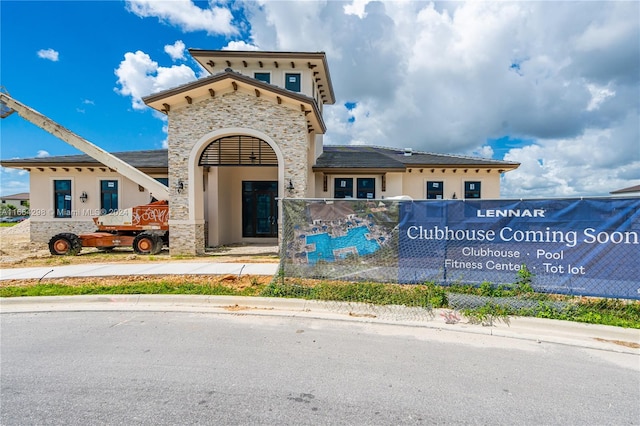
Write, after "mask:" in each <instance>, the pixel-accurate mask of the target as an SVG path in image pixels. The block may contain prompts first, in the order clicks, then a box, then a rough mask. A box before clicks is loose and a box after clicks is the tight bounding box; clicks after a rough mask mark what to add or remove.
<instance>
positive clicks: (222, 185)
mask: <svg viewBox="0 0 640 426" xmlns="http://www.w3.org/2000/svg"><path fill="white" fill-rule="evenodd" d="M189 52H190V54H191V55H192V56H193V57H194V58H195V59H196V60H197V61H198V62H199V63H200V64H201V65H202V66H203V67H204V68H205V69H206V70H207V71H209V72H210V73H211V75H210V76H208V77H205V78H201V79H199V80H197V81H194V82H192V83H188V84H185V85H182V86H179V87H175V88H173V89H170V90H166V91H163V92H160V93H156V94H153V95H150V96H148V97H146V98H144V99H143V100H144V102H145V103H146V104H147V105H148V106H149V107H151V108H153V109H155V110H157V111H161V112H162V113H164V114H166V115H167V117H168V149H167V150H153V151H133V152H123V153H115V155H116V156H118V157H120V158H121V159H123V160H125V161H126V162H128V163H129V164H131V165H133V166H134V167H136V168H138V169H139V170H141V171H144V172H145V173H147V174H149V175H151V176H153V177H155V178H157V179H158V180H160V181H162V182H163V183H165V184H167V186H168V187H169V194H170V199H169V205H170V219H169V227H170V235H171V237H170V250H171V253H172V254H201V253H203V252H204V250H205V247H208V246H219V245H223V244H231V243H239V242H243V243H251V242H267V241H268V242H276V241H277V239H278V230H279V224H278V218H279V216H280V214H279V206H278V199H281V198H285V197H294V198H367V199H382V198H389V197H395V196H400V195H405V196H409V197H412V198H414V199H425V198H426V199H451V198H460V199H463V198H494V199H495V198H499V194H500V176H501V174H502V173H504V172H507V171H509V170H513V169H515V168H517V167H518V165H519V164H518V163H512V162H505V161H498V160H488V159H482V158H472V157H461V156H453V155H441V154H431V153H425V152H418V151H413V150H411V149H396V148H385V147H381V146H376V145H378V143H377V142H378V141H372V142H376V143H372V145H371V146H325V145H324V144H323V135H324V134H325V132H326V130H327V129H326V125H325V123H324V119H323V108H324V106H325V105H331V104H334V103H335V95H334V92H333V85H332V83H331V77H330V73H329V67H328V64H327V59H326V56H325V54H324V53H321V52H315V53H301V52H253V51H251V52H244V51H242V52H240V51H219V50H195V49H191V50H189ZM390 142H391V141H390ZM394 144H395V143H394ZM380 145H382V144H380ZM1 164H2V165H3V166H5V167H14V168H21V169H25V170H28V171H29V172H30V178H31V182H30V185H31V208H32V215H31V217H32V220H31V226H32V239H33V240H34V241H42V242H45V241H47V240H48V239H49V238H50V237H51V236H52V235H54V234H55V233H58V232H62V231H66V230H68V231H72V232H76V233H79V232H84V231H91V230H93V229H94V226H93V223H92V222H91V217H92V216H94V215H92V214H91V213H95V212H100V211H101V210H115V209H119V208H126V207H131V206H134V205H139V204H145V203H147V202H148V201H149V200H150V198H151V196H152V195H153V194H150V193H149V191H148V190H147V189H146V188H145V187H143V186H140V185H138V184H137V183H134V182H132V181H130V180H129V179H127V178H125V177H124V176H121V175H119V174H118V173H116V172H114V171H113V170H110V169H109V168H108V167H106V166H104V165H102V164H100V163H98V162H97V161H96V160H93V159H92V158H91V157H89V156H86V155H76V156H60V157H49V158H32V159H18V160H3V161H2V162H1Z"/></svg>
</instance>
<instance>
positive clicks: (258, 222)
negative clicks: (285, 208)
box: [242, 181, 278, 238]
mask: <svg viewBox="0 0 640 426" xmlns="http://www.w3.org/2000/svg"><path fill="white" fill-rule="evenodd" d="M277 197H278V182H277V181H244V182H242V236H243V237H270V238H273V237H277V236H278V202H277V200H276V198H277Z"/></svg>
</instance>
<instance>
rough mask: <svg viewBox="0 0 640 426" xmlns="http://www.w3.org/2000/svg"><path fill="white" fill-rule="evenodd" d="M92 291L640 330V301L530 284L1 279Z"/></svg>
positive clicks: (30, 291) (45, 289)
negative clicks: (272, 300) (289, 301)
mask: <svg viewBox="0 0 640 426" xmlns="http://www.w3.org/2000/svg"><path fill="white" fill-rule="evenodd" d="M88 294H95V295H98V294H114V295H115V294H192V295H195V294H200V295H230V296H262V297H283V298H300V299H307V300H325V301H338V302H356V303H369V304H374V305H402V306H407V307H421V308H425V309H434V308H444V309H453V310H454V311H458V312H461V313H463V314H464V315H465V316H466V317H467V318H468V319H469V321H470V322H475V323H479V324H484V325H488V326H492V325H495V324H497V323H499V322H503V323H505V324H509V319H510V318H511V317H513V316H529V317H538V318H549V319H559V320H567V321H576V322H585V323H591V324H603V325H612V326H618V327H626V328H638V329H640V302H639V301H631V300H617V299H598V298H581V297H573V296H562V295H550V294H542V293H535V292H533V290H532V289H530V285H528V283H527V282H526V281H525V282H516V283H515V284H514V285H511V286H505V285H501V286H494V285H492V284H491V283H482V284H481V285H480V286H478V287H474V286H471V285H464V284H456V285H452V286H441V285H437V284H434V283H431V282H428V283H425V284H422V285H398V284H383V283H376V282H341V281H326V280H311V279H291V278H285V277H283V276H282V275H279V276H277V277H275V278H274V279H270V278H269V277H257V276H243V277H241V278H240V277H237V276H235V275H229V276H225V277H197V276H186V277H173V276H171V277H164V278H145V277H129V278H128V279H123V278H120V279H113V280H112V282H108V283H105V280H104V279H83V280H79V281H73V280H69V279H66V280H48V281H47V282H46V283H38V282H36V281H34V282H32V283H28V284H27V285H25V283H15V284H12V283H3V284H2V285H0V297H25V296H61V295H88Z"/></svg>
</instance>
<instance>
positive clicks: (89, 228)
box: [29, 220, 96, 244]
mask: <svg viewBox="0 0 640 426" xmlns="http://www.w3.org/2000/svg"><path fill="white" fill-rule="evenodd" d="M95 230H96V224H95V223H93V222H89V221H82V222H80V221H73V222H71V221H54V220H52V221H46V222H40V221H38V222H34V221H33V220H31V221H30V222H29V232H30V233H31V236H30V238H31V241H32V242H34V243H45V244H46V243H48V242H49V240H50V239H51V237H53V236H54V235H56V234H60V233H62V232H71V233H73V234H76V235H77V234H84V233H88V232H94V231H95Z"/></svg>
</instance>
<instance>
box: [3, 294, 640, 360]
mask: <svg viewBox="0 0 640 426" xmlns="http://www.w3.org/2000/svg"><path fill="white" fill-rule="evenodd" d="M395 308H397V309H395V310H394V311H395V313H396V314H398V313H399V315H396V318H393V315H392V317H389V316H388V315H376V313H375V307H373V310H372V306H371V305H366V304H358V303H338V302H322V301H315V300H302V299H280V298H267V297H239V296H197V295H88V296H42V297H16V298H0V313H2V314H10V313H30V312H72V311H73V312H78V311H149V312H198V313H216V314H238V313H242V314H243V315H263V316H286V317H300V318H313V319H327V320H334V321H348V322H353V323H376V324H388V325H396V326H405V327H419V328H425V329H434V330H439V331H449V332H457V333H470V334H478V335H488V336H494V337H502V338H511V339H520V340H528V341H534V342H538V343H554V344H561V345H569V346H577V347H583V348H588V349H596V350H602V351H608V352H618V353H626V354H633V355H638V356H640V330H637V329H626V328H621V327H611V326H602V325H594V324H582V323H574V322H570V321H559V320H547V319H540V318H512V319H510V321H509V324H508V325H507V324H503V323H499V324H498V325H495V326H492V327H484V326H482V325H479V324H470V323H468V322H467V321H466V319H464V318H462V317H461V316H459V317H458V320H457V322H455V323H449V324H448V323H446V322H445V319H444V315H443V314H446V313H449V312H451V311H450V310H443V309H439V310H435V311H434V312H433V313H429V312H428V311H424V310H422V311H421V312H422V315H420V316H419V318H418V319H410V320H407V319H397V318H407V317H411V315H410V314H411V312H415V310H414V311H412V310H411V309H412V308H402V307H395ZM381 309H385V307H381ZM403 310H405V311H407V313H408V314H409V315H402V311H403ZM372 312H373V313H372Z"/></svg>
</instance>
